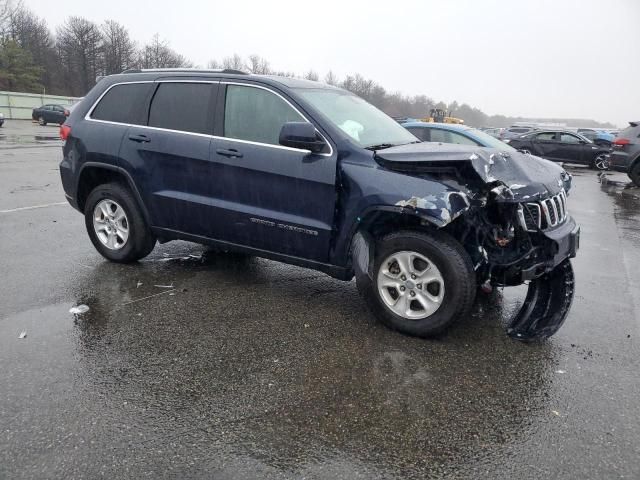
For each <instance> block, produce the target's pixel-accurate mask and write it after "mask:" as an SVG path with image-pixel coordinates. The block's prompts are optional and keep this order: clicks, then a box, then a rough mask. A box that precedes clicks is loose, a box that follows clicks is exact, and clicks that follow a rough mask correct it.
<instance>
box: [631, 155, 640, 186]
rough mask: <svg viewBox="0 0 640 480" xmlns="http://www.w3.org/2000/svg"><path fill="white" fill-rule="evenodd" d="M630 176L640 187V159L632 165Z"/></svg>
mask: <svg viewBox="0 0 640 480" xmlns="http://www.w3.org/2000/svg"><path fill="white" fill-rule="evenodd" d="M629 178H630V179H631V181H632V182H633V183H634V184H635V185H636V187H640V160H638V161H636V163H635V165H632V166H631V170H629Z"/></svg>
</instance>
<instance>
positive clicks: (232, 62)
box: [222, 53, 245, 70]
mask: <svg viewBox="0 0 640 480" xmlns="http://www.w3.org/2000/svg"><path fill="white" fill-rule="evenodd" d="M222 67H223V68H229V69H232V70H244V69H245V64H244V60H243V59H242V57H241V56H240V55H238V54H237V53H234V54H233V56H231V57H225V58H224V59H223V60H222Z"/></svg>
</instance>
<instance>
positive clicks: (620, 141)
mask: <svg viewBox="0 0 640 480" xmlns="http://www.w3.org/2000/svg"><path fill="white" fill-rule="evenodd" d="M630 143H631V141H630V140H629V139H628V138H622V137H618V138H614V139H613V146H614V147H618V148H623V147H624V146H625V145H629V144H630Z"/></svg>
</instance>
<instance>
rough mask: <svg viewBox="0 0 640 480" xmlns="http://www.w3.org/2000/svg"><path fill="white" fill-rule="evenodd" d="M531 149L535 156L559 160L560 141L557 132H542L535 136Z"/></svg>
mask: <svg viewBox="0 0 640 480" xmlns="http://www.w3.org/2000/svg"><path fill="white" fill-rule="evenodd" d="M531 147H532V149H533V151H532V152H531V153H533V154H534V155H538V156H539V157H543V158H548V159H550V160H557V157H556V155H557V153H558V152H557V150H558V141H557V140H556V132H542V133H538V134H536V135H534V136H533V139H532V140H531Z"/></svg>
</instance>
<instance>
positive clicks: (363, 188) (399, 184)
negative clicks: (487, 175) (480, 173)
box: [334, 163, 470, 264]
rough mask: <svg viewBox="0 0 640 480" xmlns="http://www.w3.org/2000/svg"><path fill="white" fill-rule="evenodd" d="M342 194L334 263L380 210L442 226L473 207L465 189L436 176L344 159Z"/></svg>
mask: <svg viewBox="0 0 640 480" xmlns="http://www.w3.org/2000/svg"><path fill="white" fill-rule="evenodd" d="M341 184H342V185H341V186H342V195H341V198H340V204H339V213H340V217H339V220H338V223H339V225H338V226H339V228H338V231H339V232H341V235H340V236H339V237H338V239H337V242H336V248H335V250H334V263H337V264H344V263H346V261H347V259H348V252H349V248H350V244H351V239H352V238H353V236H354V235H355V233H356V231H357V230H358V228H359V227H360V226H361V225H362V224H363V223H365V222H366V220H367V218H369V217H370V216H371V215H375V214H376V213H378V212H387V213H391V214H397V215H411V216H415V217H417V218H419V219H420V220H423V221H425V222H428V223H429V224H431V225H433V226H434V227H436V228H442V227H444V226H446V225H448V224H449V223H451V222H452V221H453V220H455V219H456V218H457V217H459V216H460V215H461V214H462V213H464V212H465V211H466V210H468V209H469V207H470V201H469V198H468V197H467V195H466V194H465V193H464V192H461V191H459V190H456V189H454V188H452V187H450V186H448V185H445V184H444V183H441V182H439V181H437V180H434V179H429V178H423V177H418V176H412V175H408V174H405V173H401V172H394V171H391V170H387V169H384V168H382V167H379V166H375V167H372V166H371V165H363V164H356V163H354V164H350V163H343V164H342V168H341Z"/></svg>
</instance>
